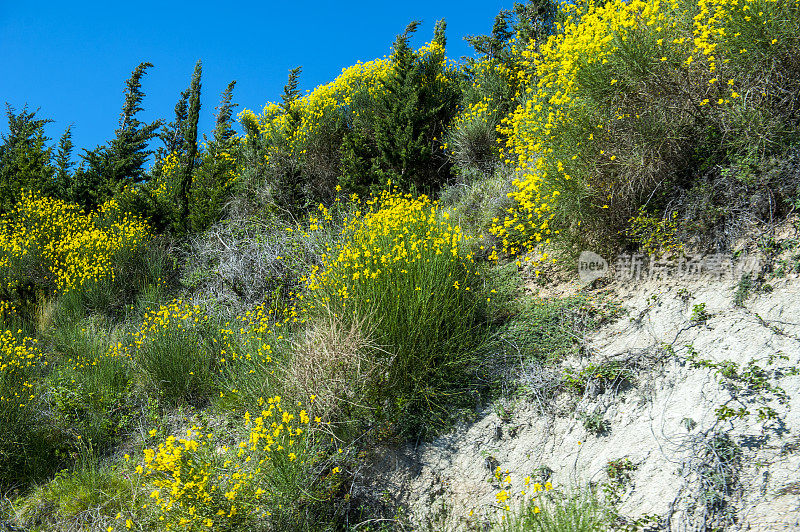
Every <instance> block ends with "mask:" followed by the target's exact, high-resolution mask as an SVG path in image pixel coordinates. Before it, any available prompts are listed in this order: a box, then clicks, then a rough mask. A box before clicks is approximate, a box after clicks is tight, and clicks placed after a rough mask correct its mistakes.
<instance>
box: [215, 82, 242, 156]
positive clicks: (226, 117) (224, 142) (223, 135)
mask: <svg viewBox="0 0 800 532" xmlns="http://www.w3.org/2000/svg"><path fill="white" fill-rule="evenodd" d="M234 87H236V80H233V81H231V82H230V83H228V86H227V88H226V89H225V91H224V92H223V93H222V98H221V99H220V103H219V106H218V107H217V116H216V120H215V124H214V143H215V144H217V145H218V146H221V147H224V148H227V146H228V144H229V143H230V140H231V139H232V138H233V137H235V136H236V132H235V131H234V130H233V109H234V107H236V106H237V105H238V104H235V103H232V100H233V89H234Z"/></svg>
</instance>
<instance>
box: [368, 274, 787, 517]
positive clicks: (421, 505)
mask: <svg viewBox="0 0 800 532" xmlns="http://www.w3.org/2000/svg"><path fill="white" fill-rule="evenodd" d="M769 283H770V285H771V289H770V286H766V285H765V286H764V287H763V288H764V289H763V290H761V291H760V292H759V293H755V294H752V295H750V297H748V298H745V300H744V302H743V306H737V305H736V302H737V291H738V292H739V297H738V300H739V302H741V300H742V299H743V296H744V294H743V293H742V288H741V286H740V285H739V284H737V283H736V282H735V281H733V280H732V279H731V278H727V279H725V278H723V279H715V278H713V277H706V276H701V277H697V278H694V279H689V280H687V281H682V282H680V283H678V282H677V281H672V282H670V281H666V280H653V281H647V282H640V283H638V284H633V283H631V282H628V283H623V282H614V283H611V284H609V285H608V286H605V287H604V288H602V289H600V290H601V291H602V292H605V293H607V294H608V295H610V296H611V297H613V298H615V299H616V300H618V301H619V302H620V303H621V305H622V307H623V308H624V311H623V314H622V317H620V318H619V319H617V320H616V321H614V322H613V323H611V324H609V325H606V326H604V327H602V328H601V329H600V330H599V331H597V332H595V333H593V334H591V335H590V336H589V337H588V338H586V349H585V350H583V351H584V355H583V356H582V357H581V358H580V359H574V360H569V361H566V362H565V363H564V366H565V367H570V366H571V367H578V368H588V367H591V368H594V369H593V371H591V372H592V373H596V375H594V376H592V375H589V374H588V373H587V372H584V373H582V375H588V378H587V379H586V380H585V389H584V390H583V393H580V394H575V393H570V392H569V391H561V392H558V393H557V394H555V395H554V396H550V397H548V396H547V393H546V390H547V388H548V386H547V382H548V381H549V380H553V379H554V378H556V373H553V372H552V370H549V371H550V372H548V370H547V369H545V368H544V367H543V366H541V367H540V366H527V367H521V368H518V369H516V370H515V371H513V373H515V378H516V379H517V380H518V381H519V382H521V383H524V384H525V385H524V386H523V387H522V388H521V390H522V391H521V392H520V393H517V394H516V395H515V396H514V397H512V398H509V399H508V400H506V401H501V402H500V403H495V404H491V405H488V406H487V407H485V408H484V409H483V410H482V412H481V414H480V415H479V418H478V419H477V421H475V422H473V423H468V424H467V423H462V424H460V425H459V426H458V427H457V428H456V429H455V430H453V431H452V432H450V433H449V434H447V435H445V436H442V437H440V438H438V439H436V440H435V441H433V442H430V443H423V444H421V445H419V446H418V447H414V446H411V445H409V446H407V447H405V448H403V449H401V450H399V451H392V450H389V449H383V450H378V451H376V453H375V456H374V457H373V458H374V460H373V462H374V464H375V465H374V468H373V469H372V470H371V471H369V472H367V473H365V474H364V478H363V482H364V483H365V485H366V487H365V488H364V491H365V492H372V493H373V494H380V493H383V494H385V498H386V499H388V498H390V497H389V495H391V500H392V501H393V502H394V503H395V504H397V505H399V506H401V507H404V508H406V509H407V510H408V513H409V516H410V518H411V521H412V522H414V523H415V526H416V527H418V528H419V529H425V528H428V527H432V528H433V529H437V530H465V529H466V530H470V529H480V528H481V526H480V525H481V523H482V522H488V521H490V520H492V519H496V515H497V514H498V512H502V510H498V508H500V506H499V505H498V502H501V500H500V498H499V497H498V496H497V494H498V493H499V492H500V491H501V490H505V491H506V492H507V493H509V494H511V495H512V496H511V499H512V500H513V499H514V497H515V494H516V497H517V498H519V495H518V494H519V492H520V491H521V490H523V489H525V486H524V483H523V478H524V477H526V476H531V477H532V478H533V479H534V480H539V479H541V480H540V481H541V482H542V483H544V482H545V481H550V482H551V483H552V485H553V486H554V488H555V489H556V490H559V489H570V488H572V489H575V488H576V487H579V486H586V485H587V484H590V485H593V486H596V487H600V488H602V489H601V490H600V493H605V498H607V499H610V500H611V502H613V503H615V506H616V512H617V513H618V522H619V524H620V526H623V525H624V524H626V523H627V524H631V523H633V521H634V520H635V519H640V518H641V517H642V516H644V515H650V516H652V517H651V518H650V519H649V520H644V521H640V523H639V525H643V526H648V524H649V525H650V526H655V527H656V528H658V529H668V530H706V529H715V528H724V529H726V530H796V529H797V527H798V526H800V479H798V475H797V472H798V471H800V452H799V451H800V436H799V434H800V376H797V375H796V374H793V373H794V371H793V368H796V367H797V366H798V363H800V319H798V316H800V276H798V275H797V274H789V275H788V276H785V277H783V278H774V279H770V280H769ZM576 289H578V287H577V285H576V283H572V284H569V285H560V286H559V287H556V288H555V289H552V288H551V289H550V291H551V292H554V291H560V292H561V293H562V294H563V293H569V292H571V291H575V290H576ZM596 291H597V290H595V292H596ZM732 364H736V365H737V366H733V365H732ZM777 387H780V388H781V389H782V390H783V392H785V395H784V394H783V393H782V392H781V391H780V390H779V389H778V388H777ZM723 405H724V406H723ZM721 407H722V409H720V408H721ZM726 407H727V408H726ZM759 408H761V409H762V410H761V412H762V413H763V414H764V415H765V416H766V417H767V418H768V417H770V416H772V415H774V416H775V417H774V418H773V419H763V420H760V419H759V414H758V411H759ZM764 408H767V409H764ZM741 409H744V410H741ZM745 410H746V411H747V413H746V412H745ZM593 415H594V416H593ZM592 418H593V419H594V423H592V422H591V419H592ZM497 467H499V468H500V472H501V475H495V474H493V472H494V471H495V470H496V468H497ZM501 476H502V477H507V476H510V480H511V482H510V483H509V482H507V481H508V480H509V479H508V478H503V479H501V478H500V477H501ZM601 496H602V495H601ZM512 506H513V505H512ZM623 516H624V517H623Z"/></svg>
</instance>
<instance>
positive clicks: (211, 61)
mask: <svg viewBox="0 0 800 532" xmlns="http://www.w3.org/2000/svg"><path fill="white" fill-rule="evenodd" d="M512 4H513V0H489V1H480V2H479V1H463V0H461V1H454V0H448V1H440V2H431V1H417V0H414V1H405V2H387V3H379V2H363V1H360V2H304V1H291V0H289V1H286V0H284V1H281V2H254V3H252V4H250V3H238V2H225V1H222V2H219V1H216V2H171V1H170V0H162V1H160V2H153V1H149V0H148V1H140V2H114V1H104V2H80V1H78V2H66V1H60V2H56V1H38V2H32V1H31V2H29V1H23V2H13V1H10V0H0V104H2V106H3V115H2V117H0V133H6V132H7V131H8V125H7V120H6V117H5V102H8V103H10V104H11V105H12V106H14V107H15V108H16V109H17V110H19V109H21V108H22V106H23V105H25V104H26V103H27V104H28V107H29V108H30V109H36V108H39V109H40V111H39V114H38V115H37V116H39V117H42V118H50V119H52V120H54V123H53V124H51V125H49V126H48V128H47V133H48V135H49V136H50V137H52V138H54V139H57V138H58V137H59V136H60V135H61V133H62V132H63V131H64V129H65V128H66V127H67V126H68V125H69V124H74V125H73V141H74V143H75V146H76V149H75V156H77V154H78V153H81V152H82V151H81V148H89V149H91V148H94V147H95V146H97V145H98V144H103V143H105V142H107V141H108V140H109V139H111V138H112V137H113V134H114V129H115V128H116V127H117V121H118V118H119V112H120V109H121V107H122V100H123V91H124V84H125V80H127V79H128V77H129V76H130V74H131V71H132V70H133V69H134V68H135V67H136V65H138V64H139V63H140V62H143V61H149V62H151V63H153V65H154V68H151V69H150V70H149V71H148V74H147V76H146V77H145V78H144V80H143V83H142V88H143V90H144V92H145V95H146V96H145V100H144V108H145V112H144V113H143V114H142V118H141V119H142V120H153V119H155V118H165V119H167V120H171V118H172V112H173V108H174V106H175V102H176V101H177V99H178V96H179V93H180V91H182V90H184V89H185V88H186V87H187V86H188V84H189V78H190V76H191V73H192V70H193V68H194V64H195V62H196V61H197V59H202V60H203V90H202V111H201V124H200V127H201V132H206V133H208V132H209V131H210V130H211V128H212V124H213V115H214V108H215V107H216V106H217V105H218V102H219V96H220V93H221V92H222V91H223V90H224V88H225V86H226V85H227V83H228V82H229V81H230V80H233V79H235V80H237V85H236V90H235V92H234V100H235V101H236V102H237V103H239V107H238V108H237V111H241V110H242V109H244V108H250V109H253V110H256V111H258V110H260V109H261V108H262V106H263V105H264V104H265V103H266V102H268V101H274V100H276V99H278V98H279V96H280V93H281V91H282V88H283V85H284V84H285V82H286V77H287V73H288V70H289V69H290V68H292V67H294V66H298V65H302V66H303V74H302V77H301V82H300V86H301V88H302V89H303V90H306V89H313V88H314V87H315V86H317V85H319V84H321V83H327V82H328V81H331V80H332V79H333V78H335V77H336V76H337V75H338V74H339V73H340V72H341V69H342V68H343V67H346V66H349V65H352V64H354V63H355V62H357V61H358V60H363V61H368V60H371V59H374V58H376V57H382V56H384V55H387V54H388V53H389V49H390V46H391V43H392V42H393V40H394V38H395V36H396V35H397V34H398V33H401V32H402V31H403V29H404V28H405V26H406V24H407V23H408V22H410V21H411V20H414V19H419V20H422V21H423V24H422V26H421V27H420V29H419V31H418V32H417V36H416V37H415V40H414V44H415V45H421V44H422V43H424V42H426V41H429V40H430V39H431V37H432V35H433V26H434V23H435V22H436V20H438V19H441V18H444V19H446V20H447V24H448V26H447V34H448V56H449V57H451V58H459V57H461V56H463V55H468V54H470V52H471V49H470V48H469V47H468V46H467V45H466V43H465V42H464V41H463V37H464V36H465V35H470V34H485V33H489V32H490V31H491V27H492V22H493V20H494V16H495V15H496V14H497V13H498V12H499V11H500V9H503V8H509V7H511V6H512ZM157 145H158V144H154V147H155V146H157Z"/></svg>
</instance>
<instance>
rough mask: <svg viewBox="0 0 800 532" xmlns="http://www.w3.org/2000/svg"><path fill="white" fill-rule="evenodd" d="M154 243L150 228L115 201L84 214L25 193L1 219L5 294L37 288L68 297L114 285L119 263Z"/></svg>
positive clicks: (0, 287)
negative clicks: (103, 284)
mask: <svg viewBox="0 0 800 532" xmlns="http://www.w3.org/2000/svg"><path fill="white" fill-rule="evenodd" d="M149 240H150V231H149V229H148V227H147V225H146V224H145V223H144V222H142V221H141V220H138V219H136V218H134V217H131V216H129V215H126V214H125V213H122V212H120V210H119V206H118V205H117V204H116V202H114V201H113V200H112V201H109V202H107V203H105V204H103V205H101V206H100V209H99V210H98V211H97V212H94V213H91V214H84V213H83V211H82V210H81V209H80V207H78V206H77V205H74V204H71V203H66V202H64V201H61V200H57V199H53V198H48V197H43V196H39V195H38V194H36V193H33V192H26V193H24V194H23V195H22V197H21V199H20V201H19V202H18V203H17V204H16V206H15V207H14V208H13V209H12V210H11V211H10V212H8V213H6V214H4V215H3V217H2V218H0V250H2V252H1V253H0V292H5V293H11V292H12V291H14V290H15V289H18V288H24V287H25V285H26V283H32V284H33V285H35V286H37V287H41V288H44V289H47V290H51V291H53V292H55V293H60V294H64V293H67V292H70V291H73V290H82V289H84V288H86V287H91V286H92V285H94V284H96V283H99V282H101V281H106V280H108V281H114V280H115V276H116V267H117V265H118V263H119V262H120V261H122V260H123V258H124V257H125V256H126V255H129V254H133V253H136V252H137V251H138V250H140V249H141V248H143V247H144V246H145V245H146V244H147V242H148V241H149Z"/></svg>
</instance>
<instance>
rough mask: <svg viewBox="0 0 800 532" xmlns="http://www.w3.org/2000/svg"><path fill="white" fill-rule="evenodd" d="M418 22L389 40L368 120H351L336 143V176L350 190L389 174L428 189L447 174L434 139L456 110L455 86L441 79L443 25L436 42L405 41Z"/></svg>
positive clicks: (403, 184) (401, 184) (444, 74)
mask: <svg viewBox="0 0 800 532" xmlns="http://www.w3.org/2000/svg"><path fill="white" fill-rule="evenodd" d="M418 26H419V22H418V21H414V22H412V23H411V24H409V25H408V26H407V27H406V29H405V31H404V32H403V33H402V34H400V35H398V36H397V39H396V40H395V43H394V46H393V49H392V55H391V61H392V72H391V74H390V76H389V77H388V79H387V80H386V81H385V82H384V84H383V90H382V91H380V92H379V94H378V96H377V97H376V99H375V102H374V106H375V109H374V114H373V116H371V117H370V121H371V123H370V124H365V123H356V124H355V129H354V130H353V131H351V132H350V133H348V135H347V136H346V137H345V139H344V141H343V143H342V151H341V153H342V173H343V177H342V181H343V184H344V185H345V186H346V187H347V188H349V189H351V190H355V191H357V192H365V191H366V189H370V188H375V187H382V186H384V185H385V183H386V181H387V180H388V179H391V180H392V181H393V183H395V184H396V185H398V186H399V187H400V188H402V189H404V190H410V189H415V190H417V191H418V192H426V193H432V192H436V190H438V188H439V187H440V186H441V185H442V184H443V183H444V182H445V181H446V180H447V179H448V178H449V177H450V168H451V166H452V165H451V164H450V162H449V161H448V160H447V158H446V157H445V155H444V153H443V150H442V149H441V144H440V139H441V138H442V136H443V133H444V130H445V127H446V126H447V124H448V123H449V122H450V120H452V117H453V116H454V115H455V113H456V111H457V105H458V97H459V90H458V86H457V84H456V83H450V82H448V80H447V77H448V72H447V71H446V69H447V66H446V59H445V52H444V46H445V44H446V37H445V30H446V25H445V22H444V21H443V20H442V21H439V22H438V23H437V24H436V30H435V32H434V40H433V44H435V45H437V46H432V47H431V48H430V49H428V50H427V51H421V52H416V51H414V50H413V49H412V48H411V47H410V46H409V40H410V38H411V36H412V35H413V33H414V32H415V31H416V30H417V28H418ZM370 160H371V162H370ZM367 168H369V170H367Z"/></svg>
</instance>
